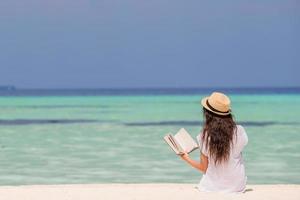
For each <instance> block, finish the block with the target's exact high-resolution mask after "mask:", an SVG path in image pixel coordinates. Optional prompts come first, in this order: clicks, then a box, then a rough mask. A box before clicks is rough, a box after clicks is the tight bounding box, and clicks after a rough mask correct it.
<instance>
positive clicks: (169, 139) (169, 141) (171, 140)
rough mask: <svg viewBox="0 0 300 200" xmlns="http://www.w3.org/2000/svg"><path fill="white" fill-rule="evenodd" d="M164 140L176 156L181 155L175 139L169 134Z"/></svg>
mask: <svg viewBox="0 0 300 200" xmlns="http://www.w3.org/2000/svg"><path fill="white" fill-rule="evenodd" d="M164 140H165V142H166V143H167V144H168V145H169V146H170V147H171V149H172V150H173V151H174V152H175V153H176V154H180V152H179V150H178V147H177V144H176V142H175V141H174V138H173V136H172V135H171V134H167V135H166V136H165V137H164Z"/></svg>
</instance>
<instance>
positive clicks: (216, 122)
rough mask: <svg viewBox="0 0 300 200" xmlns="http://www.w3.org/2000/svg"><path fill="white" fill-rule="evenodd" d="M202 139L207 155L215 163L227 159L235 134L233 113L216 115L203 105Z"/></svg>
mask: <svg viewBox="0 0 300 200" xmlns="http://www.w3.org/2000/svg"><path fill="white" fill-rule="evenodd" d="M203 117H204V125H203V135H202V138H203V141H204V142H205V145H206V146H205V148H206V149H207V150H208V154H209V156H210V157H211V158H212V159H213V161H214V162H215V164H220V163H223V162H226V161H228V159H229V155H230V148H231V146H232V145H233V135H234V134H236V123H235V121H234V119H233V115H232V114H229V115H226V116H221V115H217V114H215V113H213V112H211V111H209V110H207V109H206V108H204V107H203Z"/></svg>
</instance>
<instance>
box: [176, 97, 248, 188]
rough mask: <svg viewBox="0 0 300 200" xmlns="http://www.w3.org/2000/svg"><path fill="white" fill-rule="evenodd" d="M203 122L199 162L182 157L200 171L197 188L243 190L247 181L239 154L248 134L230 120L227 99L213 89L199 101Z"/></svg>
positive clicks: (200, 135)
mask: <svg viewBox="0 0 300 200" xmlns="http://www.w3.org/2000/svg"><path fill="white" fill-rule="evenodd" d="M201 104H202V106H203V115H204V126H203V131H202V134H199V135H198V136H197V139H198V142H199V144H200V146H202V147H201V155H200V162H198V161H195V160H192V159H191V158H190V157H189V155H188V154H187V153H186V154H183V155H181V158H182V159H183V160H185V161H186V162H187V163H188V164H190V165H191V166H193V167H194V168H196V169H198V170H200V171H201V172H203V176H202V179H201V180H200V182H199V184H198V186H197V188H198V189H199V190H200V191H216V192H244V190H245V187H246V182H247V176H246V174H245V166H244V162H243V157H242V151H243V148H244V147H245V146H246V144H247V143H248V137H247V134H246V132H245V130H244V128H243V127H242V126H241V125H236V123H235V122H234V120H233V117H232V114H231V109H230V99H229V98H228V97H227V96H226V95H225V94H222V93H219V92H214V93H212V94H211V95H210V96H209V97H206V98H203V99H202V101H201Z"/></svg>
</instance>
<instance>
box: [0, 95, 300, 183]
mask: <svg viewBox="0 0 300 200" xmlns="http://www.w3.org/2000/svg"><path fill="white" fill-rule="evenodd" d="M202 97H203V95H147V96H141V95H139V96H136V95H134V96H130V95H125V96H124V95H118V96H42V97H41V96H40V97H38V96H37V97H28V96H20V97H14V96H11V97H7V96H6V97H0V110H1V112H0V151H1V152H0V163H1V165H0V184H1V185H19V184H56V183H116V182H122V183H145V182H178V183H197V182H198V181H199V180H200V178H201V174H200V173H199V172H197V171H196V170H195V169H193V168H191V167H190V166H188V165H187V164H186V163H184V162H183V161H182V160H181V159H180V158H178V157H177V156H176V155H175V154H174V153H173V152H172V151H171V150H170V149H169V147H168V146H167V145H166V144H165V143H164V141H163V140H162V137H163V136H164V135H165V134H166V133H167V132H173V133H174V132H176V131H177V130H178V129H179V128H181V127H185V128H186V129H187V130H188V131H189V132H190V133H191V135H192V136H194V137H195V136H196V135H197V134H198V132H199V131H200V130H201V123H202V120H203V119H202V113H201V111H202V110H201V107H200V104H199V100H200V99H201V98H202ZM231 98H232V104H233V112H234V115H235V118H236V120H237V121H238V123H240V124H243V125H244V127H245V129H246V131H247V133H248V137H249V143H248V146H247V147H246V148H245V150H244V154H243V155H244V158H245V162H246V173H247V176H248V183H252V184H267V183H298V184H300V153H299V152H300V118H299V114H300V95H299V94H280V95H275V94H267V95H264V94H259V95H255V94H251V95H247V94H242V95H239V94H234V95H231ZM192 156H193V157H194V158H195V159H197V158H198V157H199V152H198V151H195V152H193V153H192Z"/></svg>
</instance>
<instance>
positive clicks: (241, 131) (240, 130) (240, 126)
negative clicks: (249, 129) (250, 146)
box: [236, 124, 246, 133]
mask: <svg viewBox="0 0 300 200" xmlns="http://www.w3.org/2000/svg"><path fill="white" fill-rule="evenodd" d="M236 129H237V132H239V133H246V130H245V128H244V127H243V126H242V125H240V124H237V125H236Z"/></svg>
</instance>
